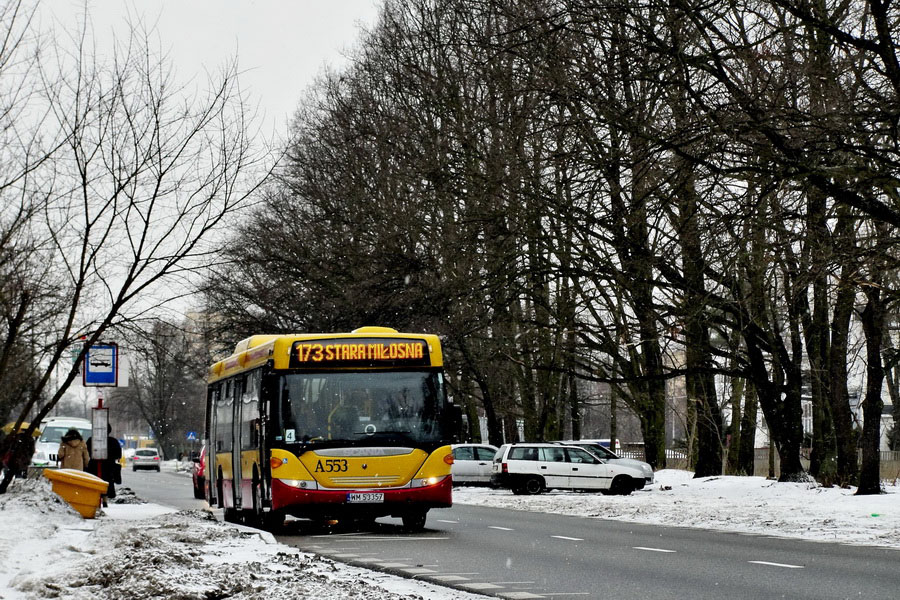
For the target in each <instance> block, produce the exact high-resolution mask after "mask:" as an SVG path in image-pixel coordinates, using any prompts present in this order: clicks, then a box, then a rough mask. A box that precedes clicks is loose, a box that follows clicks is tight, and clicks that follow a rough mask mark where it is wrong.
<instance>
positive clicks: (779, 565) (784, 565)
mask: <svg viewBox="0 0 900 600" xmlns="http://www.w3.org/2000/svg"><path fill="white" fill-rule="evenodd" d="M747 562H748V563H753V564H754V565H766V566H768V567H781V568H783V569H805V568H806V567H804V566H803V565H786V564H784V563H775V562H766V561H764V560H748V561H747Z"/></svg>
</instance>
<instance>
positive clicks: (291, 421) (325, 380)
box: [274, 371, 446, 446]
mask: <svg viewBox="0 0 900 600" xmlns="http://www.w3.org/2000/svg"><path fill="white" fill-rule="evenodd" d="M444 402H445V401H444V391H443V376H442V374H441V373H439V372H434V371H414V372H409V371H402V372H398V371H369V372H364V373H358V372H357V373H348V372H328V373H298V374H289V375H284V376H282V377H281V380H280V389H279V402H278V403H277V406H278V409H277V411H276V415H274V417H275V427H274V430H275V433H274V435H275V440H276V442H283V443H287V444H290V443H300V444H307V445H327V446H334V445H335V444H336V443H345V444H348V445H354V446H398V445H410V446H416V445H419V444H432V443H438V442H441V441H442V440H444V438H445V437H446V436H445V435H444V432H443V427H442V426H441V422H442V419H441V416H442V410H441V409H442V407H443V404H444Z"/></svg>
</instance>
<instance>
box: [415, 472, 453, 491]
mask: <svg viewBox="0 0 900 600" xmlns="http://www.w3.org/2000/svg"><path fill="white" fill-rule="evenodd" d="M446 478H447V476H446V475H444V476H443V477H423V478H421V479H413V480H412V481H410V482H409V487H411V488H421V487H428V486H429V485H437V484H438V483H440V482H441V481H443V480H444V479H446Z"/></svg>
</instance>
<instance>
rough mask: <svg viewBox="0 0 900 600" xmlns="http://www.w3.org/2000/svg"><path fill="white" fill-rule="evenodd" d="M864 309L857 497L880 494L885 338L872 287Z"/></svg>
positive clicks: (878, 298)
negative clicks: (861, 419)
mask: <svg viewBox="0 0 900 600" xmlns="http://www.w3.org/2000/svg"><path fill="white" fill-rule="evenodd" d="M865 294H866V307H865V308H864V309H863V311H862V315H861V317H862V326H863V331H864V332H865V335H866V395H865V399H864V400H863V433H862V468H861V469H860V472H859V488H858V489H857V491H856V494H857V495H858V496H862V495H869V494H880V493H882V489H881V452H880V447H879V445H880V443H881V411H882V409H883V408H884V402H883V401H882V400H881V387H882V385H883V382H884V368H883V367H882V364H881V346H882V343H883V336H884V300H883V299H882V298H881V290H880V289H879V288H878V287H876V286H875V285H867V286H866V287H865Z"/></svg>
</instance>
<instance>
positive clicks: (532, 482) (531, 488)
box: [522, 477, 544, 496]
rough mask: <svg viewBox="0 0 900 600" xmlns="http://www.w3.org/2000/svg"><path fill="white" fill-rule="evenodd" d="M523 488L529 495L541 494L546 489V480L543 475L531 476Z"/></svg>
mask: <svg viewBox="0 0 900 600" xmlns="http://www.w3.org/2000/svg"><path fill="white" fill-rule="evenodd" d="M522 488H523V489H524V490H525V493H526V494H528V495H529V496H534V495H536V494H540V493H542V492H543V491H544V480H543V479H542V478H541V477H529V478H528V479H526V480H525V484H524V485H523V486H522Z"/></svg>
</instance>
